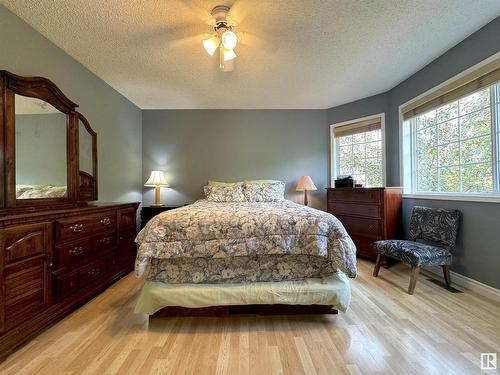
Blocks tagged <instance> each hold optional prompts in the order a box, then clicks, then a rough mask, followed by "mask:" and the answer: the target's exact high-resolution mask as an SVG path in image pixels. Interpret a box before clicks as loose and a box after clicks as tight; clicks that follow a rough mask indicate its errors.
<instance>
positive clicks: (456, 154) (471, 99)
mask: <svg viewBox="0 0 500 375" xmlns="http://www.w3.org/2000/svg"><path fill="white" fill-rule="evenodd" d="M412 121H413V123H412V124H413V125H412V126H413V127H414V129H415V140H416V148H417V150H416V151H417V155H416V164H417V190H418V191H429V192H435V191H441V192H488V191H492V190H493V171H492V162H491V160H492V137H491V135H492V119H491V111H490V90H489V88H487V89H483V90H481V91H479V92H477V93H474V94H472V95H469V96H467V97H465V98H462V99H460V100H458V101H455V102H453V103H449V104H446V105H444V106H442V107H440V108H438V109H437V110H433V111H430V112H428V113H425V114H423V115H421V116H418V117H416V118H415V119H413V120H412Z"/></svg>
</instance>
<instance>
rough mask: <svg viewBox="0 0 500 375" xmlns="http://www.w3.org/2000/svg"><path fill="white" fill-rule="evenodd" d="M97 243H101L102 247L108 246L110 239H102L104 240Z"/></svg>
mask: <svg viewBox="0 0 500 375" xmlns="http://www.w3.org/2000/svg"><path fill="white" fill-rule="evenodd" d="M99 242H100V243H102V244H103V245H109V244H110V243H111V238H109V237H104V238H101V240H100V241H99Z"/></svg>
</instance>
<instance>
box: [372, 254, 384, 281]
mask: <svg viewBox="0 0 500 375" xmlns="http://www.w3.org/2000/svg"><path fill="white" fill-rule="evenodd" d="M383 261H384V256H383V255H382V254H377V261H376V262H375V268H374V269H373V277H377V276H378V271H380V266H381V265H382V262H383Z"/></svg>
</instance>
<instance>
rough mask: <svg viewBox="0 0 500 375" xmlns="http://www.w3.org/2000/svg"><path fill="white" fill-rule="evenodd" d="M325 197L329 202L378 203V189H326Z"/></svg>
mask: <svg viewBox="0 0 500 375" xmlns="http://www.w3.org/2000/svg"><path fill="white" fill-rule="evenodd" d="M327 197H328V201H329V202H334V201H340V202H363V203H364V202H371V203H379V202H380V201H381V198H380V190H379V189H363V188H346V189H343V188H338V189H328V192H327Z"/></svg>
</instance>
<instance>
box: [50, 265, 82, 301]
mask: <svg viewBox="0 0 500 375" xmlns="http://www.w3.org/2000/svg"><path fill="white" fill-rule="evenodd" d="M55 283H56V296H57V297H56V298H57V300H58V301H60V300H62V299H64V298H66V297H68V296H69V295H71V294H73V293H74V292H76V291H77V290H78V271H75V272H71V273H68V274H65V275H63V276H56V277H55Z"/></svg>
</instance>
